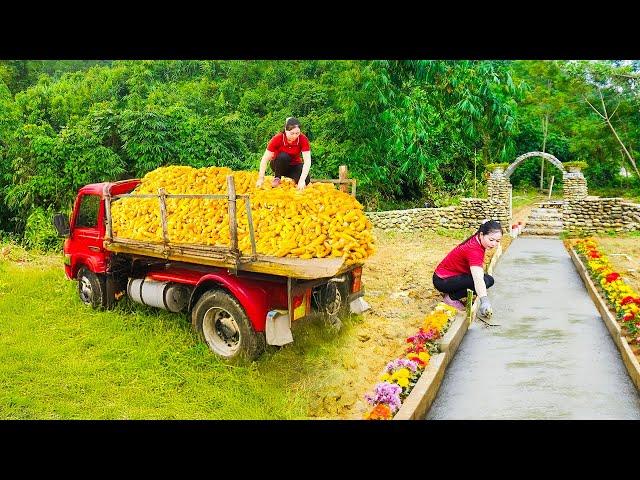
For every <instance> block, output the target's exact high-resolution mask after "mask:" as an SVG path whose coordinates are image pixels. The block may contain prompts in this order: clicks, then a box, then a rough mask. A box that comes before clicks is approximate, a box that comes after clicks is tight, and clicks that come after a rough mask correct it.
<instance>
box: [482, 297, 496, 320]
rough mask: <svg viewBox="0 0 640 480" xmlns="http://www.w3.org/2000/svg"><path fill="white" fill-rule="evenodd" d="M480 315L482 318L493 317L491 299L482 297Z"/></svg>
mask: <svg viewBox="0 0 640 480" xmlns="http://www.w3.org/2000/svg"><path fill="white" fill-rule="evenodd" d="M478 313H479V314H480V316H481V317H484V318H489V317H491V315H493V310H492V309H491V303H490V302H489V297H480V307H479V308H478Z"/></svg>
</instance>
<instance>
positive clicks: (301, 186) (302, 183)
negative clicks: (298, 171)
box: [298, 181, 307, 190]
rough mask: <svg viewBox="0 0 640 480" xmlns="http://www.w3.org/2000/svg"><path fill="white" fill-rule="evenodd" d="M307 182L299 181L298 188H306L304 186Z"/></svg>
mask: <svg viewBox="0 0 640 480" xmlns="http://www.w3.org/2000/svg"><path fill="white" fill-rule="evenodd" d="M306 186H307V184H306V183H305V182H303V181H300V182H298V190H304V187H306Z"/></svg>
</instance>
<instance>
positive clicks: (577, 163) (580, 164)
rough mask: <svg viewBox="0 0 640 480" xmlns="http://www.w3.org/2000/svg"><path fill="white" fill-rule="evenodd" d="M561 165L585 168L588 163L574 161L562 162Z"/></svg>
mask: <svg viewBox="0 0 640 480" xmlns="http://www.w3.org/2000/svg"><path fill="white" fill-rule="evenodd" d="M562 166H563V167H565V168H571V167H576V168H580V169H583V168H587V167H588V166H589V164H588V163H587V162H583V161H575V162H564V163H563V164H562Z"/></svg>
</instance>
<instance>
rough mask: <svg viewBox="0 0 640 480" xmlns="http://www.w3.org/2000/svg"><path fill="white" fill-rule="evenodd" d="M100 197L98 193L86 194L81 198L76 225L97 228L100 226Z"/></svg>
mask: <svg viewBox="0 0 640 480" xmlns="http://www.w3.org/2000/svg"><path fill="white" fill-rule="evenodd" d="M99 207H100V197H99V196H98V195H84V196H83V197H82V198H81V199H80V208H79V209H78V219H77V220H76V227H85V228H95V227H97V226H98V208H99Z"/></svg>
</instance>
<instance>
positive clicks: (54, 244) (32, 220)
mask: <svg viewBox="0 0 640 480" xmlns="http://www.w3.org/2000/svg"><path fill="white" fill-rule="evenodd" d="M53 215H54V212H53V211H51V210H45V209H43V208H40V207H37V208H35V209H33V210H32V211H31V213H30V214H29V217H27V221H26V225H25V231H24V243H25V245H26V246H27V247H28V248H31V249H33V250H36V251H49V250H57V251H60V250H61V249H62V239H61V238H60V237H58V232H57V231H56V229H55V228H54V226H53Z"/></svg>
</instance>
